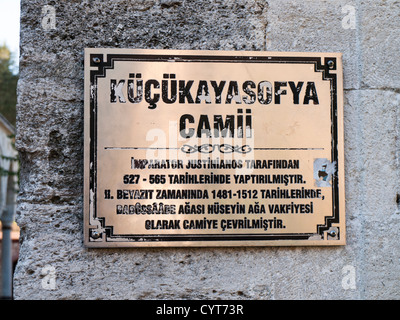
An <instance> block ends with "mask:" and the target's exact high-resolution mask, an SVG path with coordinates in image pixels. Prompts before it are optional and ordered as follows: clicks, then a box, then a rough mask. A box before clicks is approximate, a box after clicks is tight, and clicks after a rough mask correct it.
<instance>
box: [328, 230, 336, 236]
mask: <svg viewBox="0 0 400 320" xmlns="http://www.w3.org/2000/svg"><path fill="white" fill-rule="evenodd" d="M328 234H329V235H330V236H331V237H336V235H337V233H336V230H331V231H329V233H328Z"/></svg>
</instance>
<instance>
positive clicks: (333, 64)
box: [327, 60, 335, 69]
mask: <svg viewBox="0 0 400 320" xmlns="http://www.w3.org/2000/svg"><path fill="white" fill-rule="evenodd" d="M327 64H328V67H329V69H332V68H333V67H334V66H335V62H334V61H333V60H329V61H328V62H327Z"/></svg>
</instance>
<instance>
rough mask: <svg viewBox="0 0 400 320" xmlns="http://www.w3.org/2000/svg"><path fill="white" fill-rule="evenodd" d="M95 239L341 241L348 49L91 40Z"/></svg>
mask: <svg viewBox="0 0 400 320" xmlns="http://www.w3.org/2000/svg"><path fill="white" fill-rule="evenodd" d="M84 118H85V146H84V150H85V154H84V158H85V160H84V177H85V181H84V217H85V221H84V243H85V245H86V246H88V247H150V246H165V247H167V246H168V247H181V246H293V245H301V246H304V245H313V246H319V245H344V244H345V198H344V161H343V76H342V55H341V54H340V53H297V52H296V53H295V52H229V51H178V50H173V51H172V50H131V49H103V48H101V49H92V48H91V49H86V50H85V113H84Z"/></svg>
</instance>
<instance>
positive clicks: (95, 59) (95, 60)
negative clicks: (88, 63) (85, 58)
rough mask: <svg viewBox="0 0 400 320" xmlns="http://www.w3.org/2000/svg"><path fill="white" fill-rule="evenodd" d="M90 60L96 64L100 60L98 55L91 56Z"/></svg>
mask: <svg viewBox="0 0 400 320" xmlns="http://www.w3.org/2000/svg"><path fill="white" fill-rule="evenodd" d="M92 61H93V62H94V63H96V64H97V63H100V62H101V60H100V58H99V57H93V58H92Z"/></svg>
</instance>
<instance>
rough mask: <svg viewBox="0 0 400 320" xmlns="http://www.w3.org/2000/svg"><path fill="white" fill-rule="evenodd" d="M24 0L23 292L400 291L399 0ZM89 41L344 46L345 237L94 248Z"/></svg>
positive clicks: (371, 295)
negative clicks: (88, 155) (87, 120)
mask: <svg viewBox="0 0 400 320" xmlns="http://www.w3.org/2000/svg"><path fill="white" fill-rule="evenodd" d="M21 2H22V8H21V56H20V81H19V84H18V95H19V98H18V115H17V137H16V139H17V148H18V151H19V152H20V156H21V160H22V163H21V166H22V167H21V186H20V194H19V197H18V210H17V222H18V224H19V226H20V228H21V239H20V242H21V246H20V256H19V262H18V264H17V267H16V271H15V277H14V297H15V299H217V298H221V299H399V298H400V283H399V278H398V275H399V274H400V263H399V262H400V242H399V241H398V239H399V237H400V228H399V222H400V208H399V202H400V201H399V198H400V196H398V195H397V193H398V192H399V189H398V186H397V184H398V181H399V169H400V168H399V160H398V159H399V152H398V150H400V149H399V147H400V145H399V144H400V143H399V141H398V135H399V132H398V131H399V125H400V123H399V121H400V114H399V104H400V77H399V76H398V74H397V72H398V70H399V67H400V59H399V56H400V54H399V50H398V48H399V44H400V43H399V42H400V40H399V39H400V20H399V19H398V15H399V14H400V4H399V3H398V2H397V1H394V0H387V1H385V0H376V1H373V0H370V1H361V0H356V1H350V0H348V1H347V0H329V1H328V0H325V1H324V0H320V1H316V0H289V1H287V0H285V1H284V0H271V1H264V0H236V1H229V0H208V1H207V0H196V1H194V0H137V1H128V0H113V1H109V0H106V1H100V0H92V1H77V0H74V1H53V0H29V1H28V0H22V1H21ZM49 6H50V7H49ZM52 10H53V11H52ZM52 13H54V14H55V19H54V20H52V17H53V16H52ZM85 47H111V48H119V47H120V48H144V49H147V48H157V49H201V50H206V49H213V50H256V51H306V52H307V51H320V52H322V51H328V52H343V54H344V55H343V62H344V97H345V105H344V124H345V158H346V160H345V170H346V180H345V184H346V216H347V217H346V218H347V219H346V224H347V245H346V246H342V247H324V248H320V247H318V248H317V247H256V248H255V247H250V248H246V247H240V248H169V249H162V248H160V249H159V248H153V249H144V248H142V249H85V248H84V247H83V237H82V233H83V230H82V228H83V196H82V194H83V54H84V48H85ZM353 280H354V281H353Z"/></svg>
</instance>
